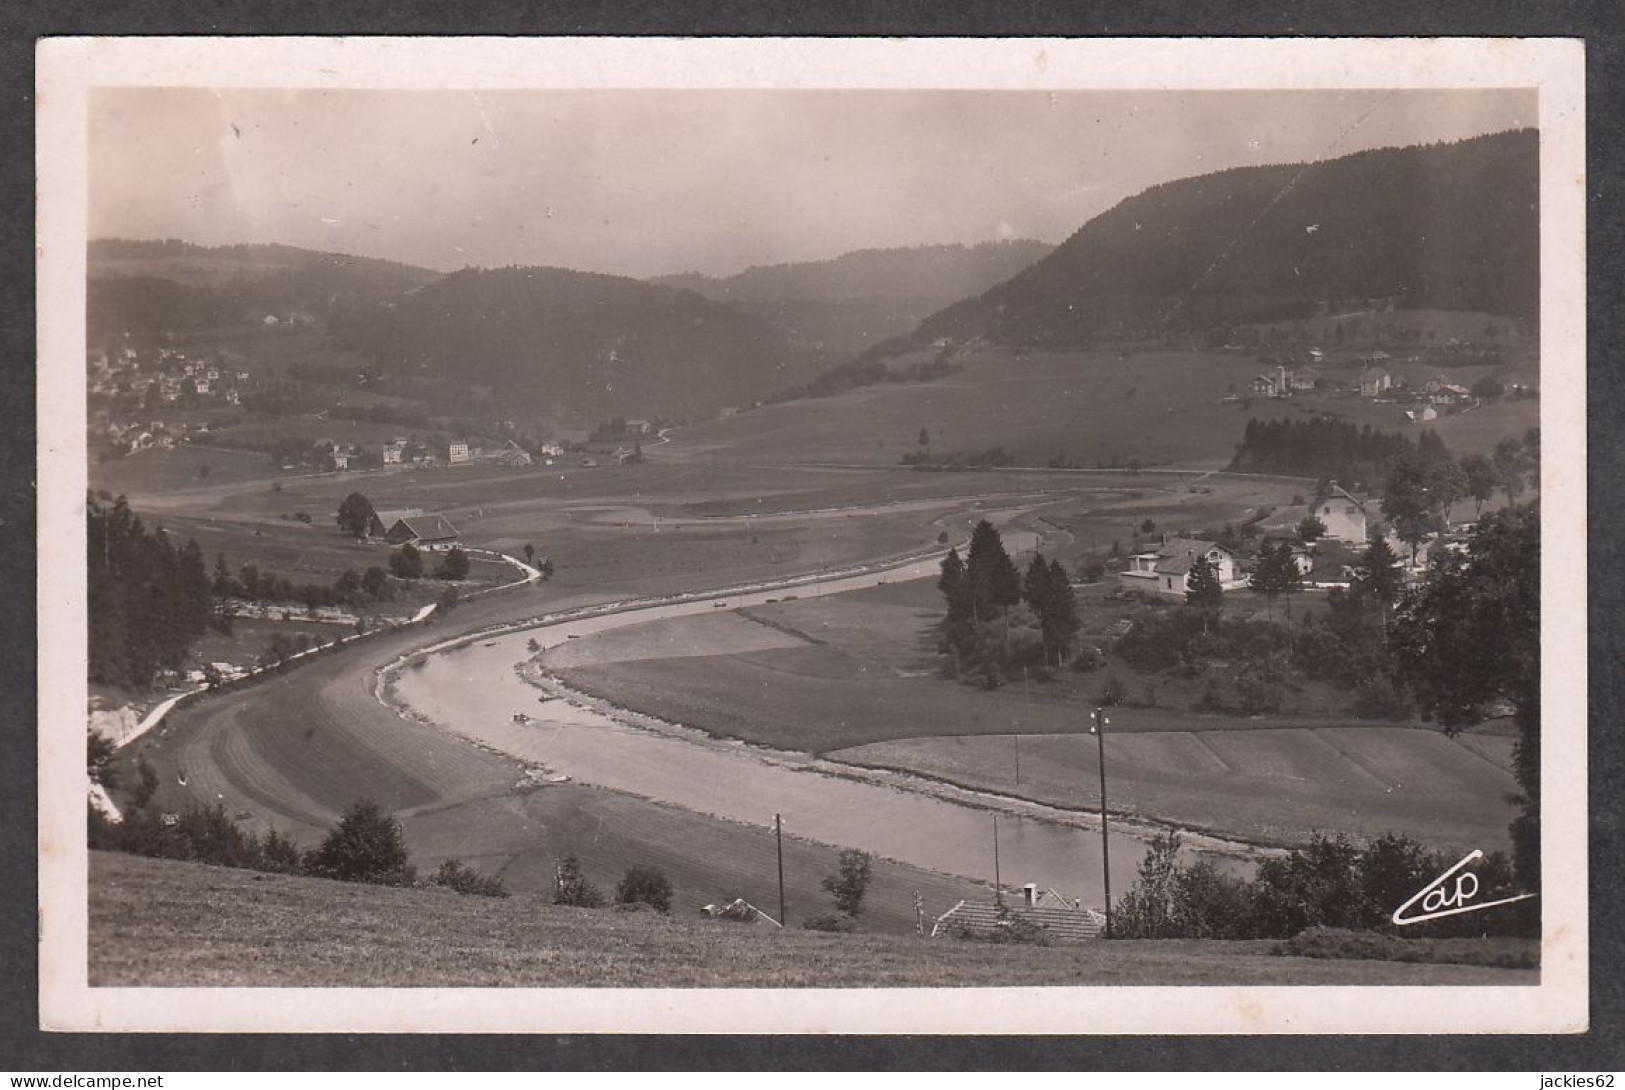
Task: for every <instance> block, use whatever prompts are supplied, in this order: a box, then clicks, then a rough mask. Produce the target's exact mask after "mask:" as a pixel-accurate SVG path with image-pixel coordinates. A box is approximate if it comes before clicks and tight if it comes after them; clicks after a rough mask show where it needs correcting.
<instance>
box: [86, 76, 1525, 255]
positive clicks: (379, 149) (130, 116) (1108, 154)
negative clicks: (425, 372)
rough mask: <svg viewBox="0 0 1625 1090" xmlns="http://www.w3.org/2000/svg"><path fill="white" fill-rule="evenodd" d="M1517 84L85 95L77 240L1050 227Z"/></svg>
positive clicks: (390, 251)
mask: <svg viewBox="0 0 1625 1090" xmlns="http://www.w3.org/2000/svg"><path fill="white" fill-rule="evenodd" d="M1535 110H1536V104H1535V98H1534V95H1533V93H1531V92H1527V91H1493V92H1484V91H1472V92H1461V91H1425V92H1394V91H1333V92H1290V93H1288V92H1280V91H1271V92H1201V93H1189V92H1155V93H1147V92H1132V93H1130V92H1118V93H1101V92H1075V93H1065V94H1053V95H1052V94H1048V93H1045V92H1026V91H1007V92H939V91H857V92H843V91H658V92H649V91H566V92H560V91H549V92H515V91H498V92H491V91H482V92H478V93H474V92H466V91H464V92H453V91H337V92H334V91H319V92H318V91H236V90H233V91H212V90H168V89H140V90H134V89H132V90H124V89H117V90H106V89H104V90H98V91H97V92H95V93H94V95H93V96H92V106H91V118H90V168H91V185H90V209H89V212H90V233H91V237H93V238H99V237H122V238H182V239H186V240H189V241H192V242H197V243H202V244H205V245H215V244H222V243H234V242H281V243H287V244H290V245H294V246H305V247H310V248H313V249H321V250H336V251H342V252H346V253H354V254H362V255H367V256H373V257H384V258H390V259H393V260H397V261H405V262H410V263H412V264H416V265H423V266H427V267H429V268H434V269H441V270H452V269H457V268H461V267H464V266H469V265H483V266H488V267H489V266H500V265H559V266H564V267H568V268H575V269H585V270H591V271H595V272H607V273H616V274H621V275H627V276H652V275H659V274H662V273H672V272H681V271H685V270H697V271H700V272H707V273H711V274H720V275H727V274H730V273H733V272H737V271H739V270H741V269H743V268H745V267H746V266H748V265H752V264H773V263H778V262H787V261H805V260H817V259H821V258H828V257H834V256H836V255H838V254H841V253H844V252H846V251H848V250H854V249H862V248H868V247H890V246H907V245H916V244H921V243H942V242H964V243H974V242H980V241H985V240H988V239H994V238H1001V237H1003V238H1013V237H1024V238H1039V239H1044V240H1046V241H1049V242H1060V241H1061V240H1062V239H1064V238H1066V237H1067V236H1068V235H1070V234H1071V233H1072V232H1073V231H1075V230H1076V229H1077V228H1078V227H1080V226H1081V225H1082V224H1083V223H1084V222H1086V221H1087V220H1089V219H1090V218H1091V217H1093V216H1095V215H1097V214H1099V213H1100V212H1102V211H1105V210H1106V209H1107V208H1109V207H1111V206H1112V205H1114V204H1116V203H1117V202H1118V201H1120V200H1122V199H1124V198H1125V197H1129V196H1132V195H1134V194H1135V193H1137V192H1139V191H1140V190H1142V189H1144V188H1146V187H1147V186H1149V185H1154V184H1156V183H1159V182H1164V181H1169V180H1172V179H1174V178H1181V177H1187V176H1190V175H1194V174H1202V173H1207V172H1209V171H1213V170H1220V169H1224V168H1227V167H1234V166H1249V165H1256V164H1262V163H1279V162H1296V161H1302V160H1309V159H1323V158H1330V157H1335V156H1338V155H1344V154H1347V153H1349V152H1352V151H1358V150H1360V149H1362V148H1370V147H1380V146H1387V145H1398V144H1414V143H1422V142H1430V141H1436V140H1455V139H1460V138H1462V137H1466V136H1473V135H1477V134H1479V133H1485V132H1495V131H1499V130H1503V129H1509V128H1517V127H1523V126H1531V125H1533V124H1535V120H1536V113H1535Z"/></svg>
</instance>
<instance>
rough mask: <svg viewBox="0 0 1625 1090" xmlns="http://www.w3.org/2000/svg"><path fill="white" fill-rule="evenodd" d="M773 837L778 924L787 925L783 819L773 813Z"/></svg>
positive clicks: (788, 924) (788, 922)
mask: <svg viewBox="0 0 1625 1090" xmlns="http://www.w3.org/2000/svg"><path fill="white" fill-rule="evenodd" d="M773 839H774V840H776V841H778V845H779V926H780V927H789V926H790V921H789V920H788V919H787V918H786V917H785V914H784V820H783V818H782V817H781V816H780V815H778V814H774V815H773Z"/></svg>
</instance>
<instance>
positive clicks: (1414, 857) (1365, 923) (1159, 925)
mask: <svg viewBox="0 0 1625 1090" xmlns="http://www.w3.org/2000/svg"><path fill="white" fill-rule="evenodd" d="M1179 849H1180V843H1179V837H1178V835H1177V834H1168V835H1165V836H1159V837H1157V838H1156V839H1155V840H1153V841H1152V844H1151V850H1150V851H1149V852H1147V854H1146V856H1145V858H1144V859H1143V860H1142V861H1141V863H1140V871H1139V877H1138V880H1137V881H1136V883H1135V885H1134V887H1133V889H1131V890H1130V891H1129V892H1128V893H1127V894H1126V895H1124V897H1123V898H1122V900H1121V901H1119V902H1118V904H1117V905H1116V906H1115V907H1114V909H1113V915H1112V930H1113V935H1114V937H1117V938H1153V939H1154V938H1225V939H1247V938H1261V939H1284V938H1288V937H1291V936H1295V935H1298V934H1300V933H1301V932H1303V931H1305V930H1306V929H1309V928H1335V929H1341V930H1344V931H1360V932H1381V933H1385V934H1390V935H1394V934H1399V933H1400V931H1399V928H1398V926H1397V925H1395V924H1394V923H1393V921H1392V914H1393V912H1394V911H1395V910H1396V909H1397V908H1398V907H1399V906H1400V905H1402V904H1404V903H1405V901H1406V900H1408V899H1409V898H1411V897H1412V896H1414V895H1415V894H1416V893H1417V892H1419V891H1420V890H1422V889H1424V888H1426V887H1427V886H1428V885H1429V884H1430V883H1431V882H1433V881H1434V880H1435V879H1436V878H1438V876H1439V875H1441V874H1443V873H1444V872H1445V871H1446V870H1448V869H1449V868H1450V867H1451V866H1452V865H1454V864H1455V863H1456V862H1457V859H1458V858H1459V856H1456V855H1455V854H1454V853H1450V852H1430V851H1428V850H1426V849H1425V848H1423V847H1422V845H1420V844H1417V843H1416V842H1415V841H1412V840H1410V839H1409V838H1407V837H1403V836H1398V835H1395V834H1392V833H1390V834H1387V835H1385V836H1382V837H1379V838H1378V839H1377V840H1375V841H1373V842H1372V843H1371V844H1369V845H1367V846H1365V847H1363V848H1362V847H1360V846H1358V845H1356V844H1354V843H1352V842H1350V841H1349V840H1348V839H1346V838H1344V837H1341V836H1338V837H1325V836H1318V835H1317V836H1315V837H1314V838H1313V839H1312V840H1311V841H1310V843H1309V844H1308V845H1307V846H1306V847H1304V848H1300V849H1298V850H1295V851H1293V852H1291V853H1289V854H1288V855H1286V856H1283V857H1276V858H1271V859H1266V860H1264V861H1263V862H1262V863H1260V864H1259V867H1258V872H1257V877H1256V878H1254V879H1252V880H1250V881H1249V880H1247V879H1244V878H1234V877H1230V876H1228V875H1224V874H1221V873H1219V871H1218V870H1217V869H1216V868H1214V867H1213V866H1212V864H1210V863H1208V862H1206V861H1198V862H1196V863H1193V864H1189V865H1186V864H1182V863H1181V862H1180V860H1179ZM1473 872H1474V874H1475V876H1476V877H1477V878H1478V879H1479V883H1480V886H1479V889H1480V894H1479V895H1480V897H1481V899H1482V900H1484V901H1489V900H1494V899H1497V898H1500V897H1506V896H1510V895H1511V894H1512V892H1514V891H1515V886H1514V883H1513V874H1512V867H1511V865H1510V864H1509V863H1508V861H1507V859H1506V857H1505V856H1503V855H1501V854H1500V853H1496V854H1493V855H1490V856H1488V857H1486V858H1485V859H1483V860H1481V861H1479V862H1478V863H1477V864H1475V866H1474V867H1473ZM1535 903H1536V902H1534V901H1523V902H1519V903H1518V904H1515V905H1512V906H1509V907H1507V908H1502V909H1496V910H1494V911H1492V912H1486V913H1465V914H1462V915H1457V916H1447V917H1442V918H1439V919H1436V920H1427V921H1423V922H1420V923H1416V924H1411V925H1408V926H1406V927H1405V928H1404V930H1403V934H1404V936H1405V938H1406V939H1407V940H1409V941H1415V940H1417V939H1423V938H1439V939H1444V938H1447V937H1450V936H1467V935H1489V934H1493V935H1503V936H1518V935H1536V934H1539V913H1538V911H1537V910H1535V909H1534V908H1533V907H1530V906H1533V905H1534V904H1535ZM1520 910H1523V911H1520ZM1326 956H1341V955H1326ZM1350 956H1352V955H1350Z"/></svg>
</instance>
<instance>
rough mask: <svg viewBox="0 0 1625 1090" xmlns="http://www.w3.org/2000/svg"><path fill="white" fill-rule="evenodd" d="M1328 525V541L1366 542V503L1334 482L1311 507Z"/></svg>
mask: <svg viewBox="0 0 1625 1090" xmlns="http://www.w3.org/2000/svg"><path fill="white" fill-rule="evenodd" d="M1309 513H1310V514H1312V515H1314V516H1315V517H1316V518H1317V519H1319V520H1320V521H1321V523H1322V524H1323V525H1324V526H1325V527H1326V533H1325V535H1324V536H1325V537H1326V539H1327V540H1328V541H1341V542H1343V543H1344V544H1346V545H1364V544H1365V543H1366V514H1367V512H1366V503H1365V501H1364V500H1362V499H1360V498H1359V497H1357V496H1355V495H1354V494H1353V493H1350V492H1348V491H1346V490H1345V489H1343V488H1340V487H1338V484H1337V482H1336V481H1333V482H1332V489H1331V491H1330V492H1328V493H1327V494H1326V495H1324V496H1321V497H1320V498H1319V499H1317V500H1316V501H1315V505H1314V507H1313V508H1311V509H1310V512H1309Z"/></svg>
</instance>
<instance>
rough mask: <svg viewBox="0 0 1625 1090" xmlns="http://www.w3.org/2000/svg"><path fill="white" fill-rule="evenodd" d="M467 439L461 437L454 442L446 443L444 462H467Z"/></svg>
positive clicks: (457, 464) (456, 463)
mask: <svg viewBox="0 0 1625 1090" xmlns="http://www.w3.org/2000/svg"><path fill="white" fill-rule="evenodd" d="M468 459H469V454H468V440H466V439H463V440H460V441H458V442H455V443H447V444H446V463H447V464H448V465H454V466H460V465H466V464H467V463H468Z"/></svg>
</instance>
